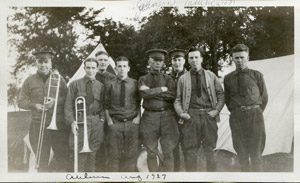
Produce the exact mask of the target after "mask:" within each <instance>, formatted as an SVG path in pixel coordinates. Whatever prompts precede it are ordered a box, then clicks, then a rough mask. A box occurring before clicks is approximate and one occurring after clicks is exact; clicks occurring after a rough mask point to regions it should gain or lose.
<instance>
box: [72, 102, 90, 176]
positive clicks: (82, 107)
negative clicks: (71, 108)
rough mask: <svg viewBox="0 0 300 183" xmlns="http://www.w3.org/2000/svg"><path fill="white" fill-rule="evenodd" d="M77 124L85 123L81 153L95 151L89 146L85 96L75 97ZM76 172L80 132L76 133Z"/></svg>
mask: <svg viewBox="0 0 300 183" xmlns="http://www.w3.org/2000/svg"><path fill="white" fill-rule="evenodd" d="M75 113H76V114H75V122H74V123H75V126H78V124H83V147H82V150H81V151H80V153H88V152H93V151H92V150H91V149H90V146H89V140H88V129H87V120H86V103H85V98H84V97H77V98H76V99H75ZM74 172H78V134H77V133H74Z"/></svg>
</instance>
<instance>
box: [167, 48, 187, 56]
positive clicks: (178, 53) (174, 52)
mask: <svg viewBox="0 0 300 183" xmlns="http://www.w3.org/2000/svg"><path fill="white" fill-rule="evenodd" d="M169 55H170V57H171V58H172V57H174V58H178V57H185V55H186V51H185V50H184V49H175V50H172V51H170V52H169Z"/></svg>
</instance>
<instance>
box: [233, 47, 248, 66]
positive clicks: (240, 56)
mask: <svg viewBox="0 0 300 183" xmlns="http://www.w3.org/2000/svg"><path fill="white" fill-rule="evenodd" d="M232 59H233V61H234V63H235V66H236V69H244V68H246V67H247V62H248V61H249V54H248V53H247V52H246V51H241V52H236V53H233V54H232Z"/></svg>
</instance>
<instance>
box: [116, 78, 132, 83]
mask: <svg viewBox="0 0 300 183" xmlns="http://www.w3.org/2000/svg"><path fill="white" fill-rule="evenodd" d="M117 80H118V81H119V82H122V81H125V82H126V83H128V81H129V77H127V78H125V79H123V80H121V79H120V78H118V77H117Z"/></svg>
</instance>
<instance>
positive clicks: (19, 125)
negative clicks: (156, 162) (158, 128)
mask: <svg viewBox="0 0 300 183" xmlns="http://www.w3.org/2000/svg"><path fill="white" fill-rule="evenodd" d="M7 121H8V125H7V127H8V129H7V132H8V133H7V134H8V139H7V140H8V148H7V149H8V171H9V172H26V170H27V165H26V164H24V163H23V155H24V144H23V138H24V137H25V135H26V134H27V133H28V129H29V126H30V121H31V117H30V112H29V111H21V112H9V113H8V114H7ZM202 154H203V153H201V149H200V150H199V158H198V165H200V166H199V171H205V158H204V157H203V155H202ZM216 156H217V163H218V166H217V167H218V171H219V172H236V171H238V169H237V163H236V159H235V155H234V154H232V153H231V152H228V151H224V150H218V151H217V152H216ZM180 159H181V162H183V157H182V154H181V158H180ZM293 161H294V160H293V154H286V153H276V154H272V155H268V156H264V157H263V163H264V170H265V171H266V172H292V171H293ZM183 168H184V167H183ZM181 170H182V169H181Z"/></svg>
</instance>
